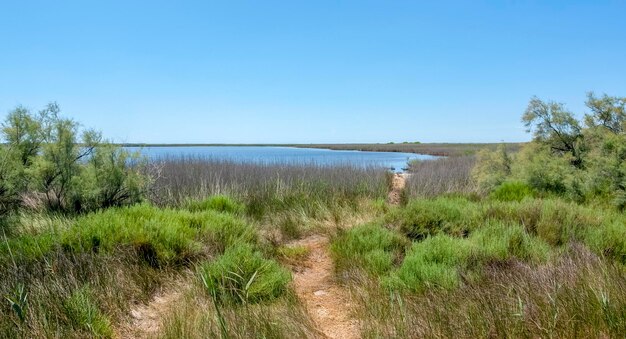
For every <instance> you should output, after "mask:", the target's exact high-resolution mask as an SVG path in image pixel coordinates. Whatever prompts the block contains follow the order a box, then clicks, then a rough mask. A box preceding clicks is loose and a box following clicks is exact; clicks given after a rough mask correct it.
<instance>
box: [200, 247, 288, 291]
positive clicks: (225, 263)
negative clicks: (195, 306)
mask: <svg viewBox="0 0 626 339" xmlns="http://www.w3.org/2000/svg"><path fill="white" fill-rule="evenodd" d="M199 275H200V279H201V280H202V283H203V285H204V287H205V288H206V291H207V293H208V294H209V295H211V296H213V297H214V298H215V299H216V300H217V301H219V302H235V303H255V302H259V301H264V300H271V299H274V298H276V297H279V296H280V295H281V294H282V293H283V292H284V291H285V290H286V288H287V284H288V283H289V281H291V274H290V273H289V271H287V270H286V269H285V268H283V267H281V266H280V265H279V264H278V263H277V262H276V261H274V260H268V259H265V258H263V256H262V255H261V253H260V252H258V251H255V250H254V249H253V248H252V246H250V245H249V244H244V243H241V244H237V245H235V246H232V247H230V248H228V249H227V250H226V252H224V254H223V255H221V256H220V257H218V258H217V259H216V260H215V261H213V262H208V263H205V264H204V265H202V266H201V267H200V269H199Z"/></svg>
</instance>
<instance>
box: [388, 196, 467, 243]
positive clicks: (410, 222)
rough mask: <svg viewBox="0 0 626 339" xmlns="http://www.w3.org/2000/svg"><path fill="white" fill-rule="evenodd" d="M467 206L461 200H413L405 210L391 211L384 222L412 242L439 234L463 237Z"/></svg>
mask: <svg viewBox="0 0 626 339" xmlns="http://www.w3.org/2000/svg"><path fill="white" fill-rule="evenodd" d="M467 204H468V202H467V201H465V200H463V199H447V198H439V199H435V200H424V199H420V200H414V201H411V202H410V203H409V204H408V205H407V206H406V208H401V209H397V210H395V211H392V213H390V214H389V215H388V216H387V218H386V221H387V222H388V223H391V224H393V225H397V226H398V228H399V230H400V231H401V232H402V233H404V234H405V235H406V236H408V237H409V238H411V239H414V240H421V239H424V238H426V237H427V236H429V235H435V234H438V233H440V232H443V233H448V234H454V235H464V234H466V233H467V231H468V229H467V228H468V224H467V223H464V222H463V221H464V220H463V219H465V218H466V217H467V216H466V215H464V214H465V213H466V212H468V211H467V210H466V209H465V207H466V206H467Z"/></svg>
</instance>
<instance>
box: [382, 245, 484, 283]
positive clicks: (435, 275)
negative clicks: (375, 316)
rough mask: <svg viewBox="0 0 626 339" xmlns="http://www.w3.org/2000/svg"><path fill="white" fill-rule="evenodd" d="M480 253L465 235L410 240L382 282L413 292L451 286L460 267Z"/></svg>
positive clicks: (457, 280) (465, 266)
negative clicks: (419, 240) (401, 260)
mask: <svg viewBox="0 0 626 339" xmlns="http://www.w3.org/2000/svg"><path fill="white" fill-rule="evenodd" d="M479 255H480V253H479V248H478V247H476V246H474V245H473V244H472V243H471V242H469V241H468V240H467V239H459V238H453V237H450V236H447V235H436V236H433V237H429V238H427V239H425V240H424V241H421V242H417V243H414V244H413V246H412V247H411V249H410V250H409V252H408V253H407V255H406V257H405V259H404V262H402V266H400V268H399V269H398V270H397V271H395V272H393V273H392V274H391V276H390V277H388V278H387V279H385V280H384V281H383V284H384V285H385V286H387V287H390V288H393V289H401V290H410V291H413V292H422V291H425V290H427V289H448V290H449V289H453V288H456V287H457V286H458V285H459V283H460V281H459V269H464V268H467V267H469V266H470V265H471V263H472V259H473V258H477V257H478V256H479Z"/></svg>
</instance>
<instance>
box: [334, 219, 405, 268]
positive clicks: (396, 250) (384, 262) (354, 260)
mask: <svg viewBox="0 0 626 339" xmlns="http://www.w3.org/2000/svg"><path fill="white" fill-rule="evenodd" d="M407 243H408V241H407V240H406V239H404V237H402V236H401V235H399V234H397V233H396V232H393V231H391V230H388V229H386V228H384V227H382V226H381V225H379V224H365V225H361V226H357V227H353V228H351V229H349V230H347V231H346V232H345V233H343V234H341V235H339V237H338V238H337V239H335V240H334V241H333V243H332V245H331V250H332V253H333V257H334V261H335V266H336V267H337V268H339V269H346V268H349V267H354V266H356V267H359V268H362V269H364V270H365V271H367V272H369V273H371V274H374V275H380V274H383V273H386V272H388V271H389V270H391V269H392V267H393V264H394V262H397V261H398V260H399V259H400V257H401V255H402V254H403V253H404V248H405V247H406V246H407Z"/></svg>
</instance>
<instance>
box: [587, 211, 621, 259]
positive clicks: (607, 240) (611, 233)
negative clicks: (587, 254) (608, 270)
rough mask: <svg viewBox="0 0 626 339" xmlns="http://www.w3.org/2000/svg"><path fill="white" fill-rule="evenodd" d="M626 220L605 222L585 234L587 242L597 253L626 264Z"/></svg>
mask: <svg viewBox="0 0 626 339" xmlns="http://www.w3.org/2000/svg"><path fill="white" fill-rule="evenodd" d="M624 222H625V220H623V219H622V220H619V221H614V222H609V223H603V224H602V225H601V226H600V227H592V228H589V229H588V230H587V233H586V234H585V243H586V244H588V245H589V247H590V248H591V249H592V250H594V251H595V252H596V253H598V254H600V255H603V256H605V257H608V258H610V259H614V260H616V261H618V262H621V263H622V264H626V225H625V224H624Z"/></svg>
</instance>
